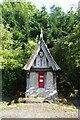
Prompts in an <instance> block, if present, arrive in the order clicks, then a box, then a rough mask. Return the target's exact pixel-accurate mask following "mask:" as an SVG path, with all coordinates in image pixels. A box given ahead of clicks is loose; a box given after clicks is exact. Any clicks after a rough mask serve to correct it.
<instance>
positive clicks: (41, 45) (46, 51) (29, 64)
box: [23, 40, 61, 71]
mask: <svg viewBox="0 0 80 120" xmlns="http://www.w3.org/2000/svg"><path fill="white" fill-rule="evenodd" d="M40 49H42V50H43V52H44V54H45V56H46V58H47V60H48V62H49V64H50V66H51V67H52V69H53V71H57V70H60V69H61V68H60V67H59V66H58V65H57V63H56V62H55V60H54V59H53V57H52V55H51V54H50V51H49V49H48V48H47V45H46V44H45V42H44V40H40V41H39V42H38V44H37V46H36V48H35V50H34V52H33V54H32V55H31V57H30V59H29V60H28V62H27V64H26V65H25V66H24V68H23V69H24V70H26V71H29V70H30V69H31V67H32V65H33V63H34V61H35V59H36V57H37V55H38V53H39V51H40Z"/></svg>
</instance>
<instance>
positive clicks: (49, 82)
mask: <svg viewBox="0 0 80 120" xmlns="http://www.w3.org/2000/svg"><path fill="white" fill-rule="evenodd" d="M46 87H47V89H50V90H53V72H47V86H46Z"/></svg>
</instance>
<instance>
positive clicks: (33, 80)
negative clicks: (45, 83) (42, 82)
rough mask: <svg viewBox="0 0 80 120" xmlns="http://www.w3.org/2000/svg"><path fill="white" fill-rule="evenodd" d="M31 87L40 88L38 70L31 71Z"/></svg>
mask: <svg viewBox="0 0 80 120" xmlns="http://www.w3.org/2000/svg"><path fill="white" fill-rule="evenodd" d="M29 88H34V89H36V88H38V73H37V72H30V82H29Z"/></svg>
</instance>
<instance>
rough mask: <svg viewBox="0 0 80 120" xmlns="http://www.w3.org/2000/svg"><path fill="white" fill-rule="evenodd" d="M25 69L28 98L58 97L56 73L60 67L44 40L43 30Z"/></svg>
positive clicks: (26, 94)
mask: <svg viewBox="0 0 80 120" xmlns="http://www.w3.org/2000/svg"><path fill="white" fill-rule="evenodd" d="M23 69H24V70H26V92H25V96H26V97H44V98H56V97H58V92H57V84H56V71H57V70H60V67H59V66H58V65H57V63H56V62H55V60H54V59H53V57H52V56H51V54H50V52H49V50H48V48H47V45H46V44H45V42H44V40H43V34H42V30H41V35H40V41H39V42H38V44H37V46H36V48H35V50H34V52H33V54H32V55H31V57H30V59H29V61H28V63H27V64H26V65H25V66H24V68H23Z"/></svg>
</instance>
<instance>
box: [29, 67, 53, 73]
mask: <svg viewBox="0 0 80 120" xmlns="http://www.w3.org/2000/svg"><path fill="white" fill-rule="evenodd" d="M31 71H33V72H38V71H44V72H51V71H53V70H52V68H31Z"/></svg>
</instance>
